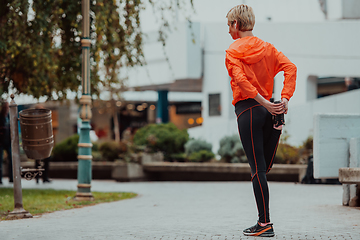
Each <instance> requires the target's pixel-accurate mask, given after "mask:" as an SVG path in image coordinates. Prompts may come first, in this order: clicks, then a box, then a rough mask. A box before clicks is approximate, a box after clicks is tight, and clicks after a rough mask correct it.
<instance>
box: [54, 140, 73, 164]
mask: <svg viewBox="0 0 360 240" xmlns="http://www.w3.org/2000/svg"><path fill="white" fill-rule="evenodd" d="M78 143H79V135H78V134H74V135H72V136H70V137H69V138H67V139H65V140H63V141H62V142H60V143H58V144H56V146H55V147H54V148H53V150H52V159H53V160H54V161H59V162H67V161H77V155H78Z"/></svg>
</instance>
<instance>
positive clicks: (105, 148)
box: [99, 141, 127, 162]
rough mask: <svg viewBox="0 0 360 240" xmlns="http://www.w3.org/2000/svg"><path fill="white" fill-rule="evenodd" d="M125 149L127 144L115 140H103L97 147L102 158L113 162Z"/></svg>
mask: <svg viewBox="0 0 360 240" xmlns="http://www.w3.org/2000/svg"><path fill="white" fill-rule="evenodd" d="M126 151H127V146H126V144H125V143H122V142H120V143H118V142H115V141H109V142H104V143H102V144H101V145H100V147H99V152H100V153H101V156H102V157H103V158H104V160H107V161H110V162H113V161H115V160H116V159H118V158H119V155H120V154H121V153H125V152H126Z"/></svg>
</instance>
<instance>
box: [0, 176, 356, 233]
mask: <svg viewBox="0 0 360 240" xmlns="http://www.w3.org/2000/svg"><path fill="white" fill-rule="evenodd" d="M269 184H270V198H271V199H270V213H271V218H272V219H271V220H272V222H273V223H274V230H275V233H276V236H275V237H274V238H272V239H286V240H288V239H331V240H333V239H354V240H355V239H360V226H359V224H360V209H359V208H349V207H343V206H342V205H341V201H342V187H341V186H340V185H301V184H294V183H279V182H270V183H269ZM22 185H23V188H53V189H68V190H76V185H77V181H76V180H58V179H54V180H53V181H52V183H50V184H36V183H35V181H25V180H24V181H22ZM7 186H10V185H9V184H8V183H5V184H4V185H3V186H2V187H7ZM92 191H126V192H135V193H138V194H139V196H138V197H136V198H133V199H128V200H123V201H119V202H112V203H103V204H98V205H95V206H90V207H84V208H78V209H72V210H66V211H58V212H54V213H49V214H44V215H42V216H40V217H34V218H32V219H22V220H14V221H2V222H0V239H1V240H8V239H22V240H27V239H31V240H33V239H38V240H63V239H69V240H78V239H86V240H93V239H94V240H98V239H100V240H102V239H110V240H112V239H114V240H118V239H124V240H131V239H141V240H150V239H152V240H160V239H161V240H167V239H169V240H174V239H176V240H178V239H180V240H181V239H184V240H185V239H186V240H190V239H191V240H196V239H197V240H200V239H205V240H218V239H221V240H224V239H228V240H230V239H259V238H254V237H245V236H244V235H243V234H242V229H244V228H246V227H249V226H251V225H253V224H255V223H256V220H257V212H256V205H255V202H254V197H253V194H252V186H251V183H250V182H139V183H119V182H114V181H101V180H94V181H93V182H92ZM24 208H25V209H26V206H24Z"/></svg>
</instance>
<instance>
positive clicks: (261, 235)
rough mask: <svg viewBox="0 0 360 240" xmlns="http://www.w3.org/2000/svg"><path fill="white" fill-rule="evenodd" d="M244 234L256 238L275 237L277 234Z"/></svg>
mask: <svg viewBox="0 0 360 240" xmlns="http://www.w3.org/2000/svg"><path fill="white" fill-rule="evenodd" d="M243 234H244V235H245V236H254V237H274V236H275V233H261V234H258V233H244V232H243Z"/></svg>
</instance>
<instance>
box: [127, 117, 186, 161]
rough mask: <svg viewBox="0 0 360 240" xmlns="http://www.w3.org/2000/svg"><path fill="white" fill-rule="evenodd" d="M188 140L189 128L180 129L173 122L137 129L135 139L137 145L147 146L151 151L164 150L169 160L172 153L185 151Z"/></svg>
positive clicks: (165, 156) (166, 158)
mask: <svg viewBox="0 0 360 240" xmlns="http://www.w3.org/2000/svg"><path fill="white" fill-rule="evenodd" d="M188 140H189V134H188V133H187V130H186V129H184V130H179V129H178V128H177V127H176V126H175V125H174V124H173V123H166V124H149V125H147V126H145V127H142V128H140V129H139V130H138V131H136V133H135V135H134V139H133V141H134V144H135V145H137V146H146V148H147V150H148V151H149V152H157V151H161V152H163V154H164V158H165V160H167V161H169V160H170V159H171V154H174V153H182V152H184V145H185V143H186V142H187V141H188Z"/></svg>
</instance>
